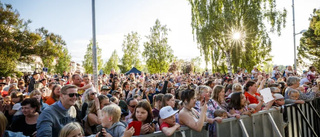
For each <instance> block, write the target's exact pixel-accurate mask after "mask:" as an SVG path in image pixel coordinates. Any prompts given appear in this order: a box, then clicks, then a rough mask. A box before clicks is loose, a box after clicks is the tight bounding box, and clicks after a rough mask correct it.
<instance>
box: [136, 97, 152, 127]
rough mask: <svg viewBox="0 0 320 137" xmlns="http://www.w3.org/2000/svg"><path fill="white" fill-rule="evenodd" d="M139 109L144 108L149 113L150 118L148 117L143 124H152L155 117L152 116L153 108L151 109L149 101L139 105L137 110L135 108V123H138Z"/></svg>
mask: <svg viewBox="0 0 320 137" xmlns="http://www.w3.org/2000/svg"><path fill="white" fill-rule="evenodd" d="M137 108H143V109H144V110H146V111H147V112H148V116H147V119H146V120H145V121H144V122H142V121H141V122H142V123H143V124H145V123H151V122H152V120H153V115H152V108H151V105H150V103H149V102H148V101H146V100H144V101H141V102H139V103H138V105H137V106H136V108H134V112H133V114H132V119H133V121H138V119H137V118H136V111H137Z"/></svg>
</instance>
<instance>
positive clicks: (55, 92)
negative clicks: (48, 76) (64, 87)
mask: <svg viewBox="0 0 320 137" xmlns="http://www.w3.org/2000/svg"><path fill="white" fill-rule="evenodd" d="M60 91H61V86H57V87H56V88H55V89H54V91H53V92H54V94H55V95H57V96H60Z"/></svg>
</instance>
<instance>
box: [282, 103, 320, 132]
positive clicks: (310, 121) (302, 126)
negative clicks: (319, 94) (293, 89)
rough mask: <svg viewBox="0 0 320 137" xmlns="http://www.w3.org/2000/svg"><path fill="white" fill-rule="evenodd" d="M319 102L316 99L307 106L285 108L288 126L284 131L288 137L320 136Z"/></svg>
mask: <svg viewBox="0 0 320 137" xmlns="http://www.w3.org/2000/svg"><path fill="white" fill-rule="evenodd" d="M319 100H320V99H319V98H316V99H314V100H313V101H311V102H306V103H305V104H292V105H286V106H284V115H283V119H284V121H286V122H287V123H288V126H287V127H285V129H284V130H285V136H286V137H301V136H303V137H309V136H315V137H318V136H319V135H320V131H319V128H320V115H319V113H318V111H319V110H320V108H319V107H320V106H319V104H318V102H319ZM313 105H316V107H318V108H315V107H314V106H313Z"/></svg>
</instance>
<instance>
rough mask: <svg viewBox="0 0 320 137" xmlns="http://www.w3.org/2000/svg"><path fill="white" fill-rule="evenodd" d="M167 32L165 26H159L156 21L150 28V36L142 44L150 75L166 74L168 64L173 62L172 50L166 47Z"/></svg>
mask: <svg viewBox="0 0 320 137" xmlns="http://www.w3.org/2000/svg"><path fill="white" fill-rule="evenodd" d="M168 31H170V29H168V28H167V26H166V25H161V24H160V21H159V20H158V19H157V20H156V22H155V25H154V26H153V27H152V28H150V32H151V34H150V35H149V36H147V39H148V41H147V42H145V43H144V45H143V46H144V51H143V53H142V55H143V57H144V58H145V59H146V65H147V67H148V71H149V72H150V73H161V72H167V71H168V69H169V63H170V62H172V60H173V50H172V49H171V47H170V46H169V45H168V38H167V36H168Z"/></svg>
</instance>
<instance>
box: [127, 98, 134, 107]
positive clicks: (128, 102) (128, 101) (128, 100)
mask: <svg viewBox="0 0 320 137" xmlns="http://www.w3.org/2000/svg"><path fill="white" fill-rule="evenodd" d="M131 100H134V98H128V99H127V100H126V104H127V105H128V106H129V105H130V101H131Z"/></svg>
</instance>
